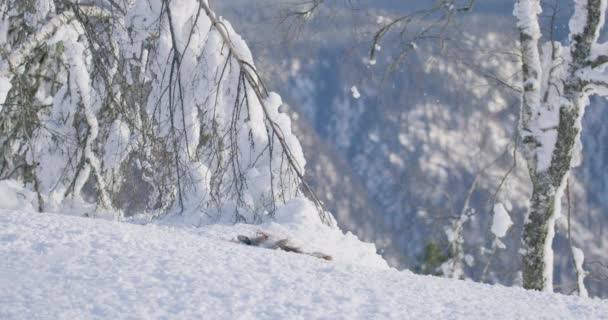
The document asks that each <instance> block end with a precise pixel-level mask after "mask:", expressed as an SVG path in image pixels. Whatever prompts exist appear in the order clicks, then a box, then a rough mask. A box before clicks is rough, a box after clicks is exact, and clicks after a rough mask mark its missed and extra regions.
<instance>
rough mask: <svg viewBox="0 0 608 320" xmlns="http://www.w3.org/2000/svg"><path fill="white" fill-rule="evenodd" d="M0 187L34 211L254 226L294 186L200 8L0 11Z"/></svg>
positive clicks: (264, 106) (228, 44)
mask: <svg viewBox="0 0 608 320" xmlns="http://www.w3.org/2000/svg"><path fill="white" fill-rule="evenodd" d="M0 55H1V56H2V60H1V63H0V180H4V179H13V180H18V181H22V182H23V183H24V184H25V185H26V186H27V187H29V188H30V189H32V190H33V191H35V193H36V194H37V195H38V197H37V198H38V199H37V207H38V208H39V210H40V211H43V210H44V211H55V210H59V209H63V210H65V208H66V207H70V208H71V209H72V210H74V211H80V213H81V214H83V213H84V212H82V211H84V210H86V211H85V212H89V213H93V212H95V213H98V212H117V214H115V217H116V218H121V217H122V216H126V215H133V214H144V215H145V216H146V217H155V216H158V215H164V214H167V213H171V212H173V213H183V212H195V211H196V212H202V213H203V216H205V217H207V218H209V220H211V221H217V220H218V219H224V220H232V221H247V222H257V221H261V220H263V219H264V218H265V217H269V216H273V215H274V212H275V208H276V206H277V205H279V204H280V203H284V202H286V201H288V200H290V199H292V198H294V197H296V196H298V195H299V194H300V193H301V191H300V188H301V187H303V189H304V190H303V191H305V192H306V193H307V194H308V195H309V196H312V197H313V200H315V202H316V204H317V207H318V209H319V212H320V217H321V219H322V220H323V222H325V223H327V224H331V223H332V220H331V218H330V217H329V215H328V214H327V213H326V212H325V210H323V208H322V204H321V203H320V202H319V201H318V200H317V199H316V197H315V196H314V192H312V190H310V189H309V188H308V186H307V184H306V183H305V182H304V181H303V174H304V172H303V166H304V164H305V160H304V157H303V154H302V150H301V147H300V144H299V142H298V140H297V139H296V138H295V136H293V134H292V133H291V123H290V120H289V118H288V116H287V115H285V114H283V113H281V112H280V111H279V107H280V106H281V104H282V103H281V99H280V97H279V96H278V95H277V94H275V93H270V92H268V91H267V90H266V88H265V87H264V84H263V82H262V80H261V79H260V78H259V76H258V74H257V72H256V68H255V65H254V63H253V59H252V57H251V53H250V51H249V49H248V48H247V45H246V44H245V42H244V41H243V39H241V38H240V37H239V35H238V34H236V33H235V31H234V30H233V29H232V27H231V26H230V24H229V23H228V22H227V21H225V20H223V19H221V18H219V17H217V16H216V15H215V13H214V12H213V11H212V10H211V9H210V8H209V5H208V3H207V1H206V0H91V1H77V0H3V1H1V2H0Z"/></svg>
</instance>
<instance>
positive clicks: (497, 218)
mask: <svg viewBox="0 0 608 320" xmlns="http://www.w3.org/2000/svg"><path fill="white" fill-rule="evenodd" d="M512 225H513V221H511V216H509V213H508V212H507V210H506V209H505V207H504V206H503V205H502V203H497V204H495V205H494V219H493V220H492V228H491V231H492V233H493V234H494V235H495V236H496V237H497V238H502V237H504V236H505V235H506V234H507V231H509V228H510V227H511V226H512Z"/></svg>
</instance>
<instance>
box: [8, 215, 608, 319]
mask: <svg viewBox="0 0 608 320" xmlns="http://www.w3.org/2000/svg"><path fill="white" fill-rule="evenodd" d="M261 227H264V226H261ZM252 228H253V227H252V226H245V225H236V226H227V225H226V226H222V225H213V226H209V227H203V228H179V227H171V226H160V225H153V224H152V225H145V226H141V225H135V224H128V223H118V222H111V221H104V220H98V219H86V218H80V217H70V216H64V215H56V214H44V213H43V214H33V213H28V212H19V211H7V210H4V211H0V260H1V261H3V262H4V263H2V264H0V318H2V319H76V318H78V319H126V318H134V319H135V318H139V319H141V318H148V319H149V318H156V319H159V318H171V319H195V318H204V319H235V318H243V319H286V318H289V319H320V318H323V319H372V318H375V319H378V318H383V319H438V318H442V319H549V318H550V319H567V318H569V319H608V302H607V301H602V300H598V299H594V300H590V299H581V298H578V297H573V296H564V295H560V294H549V293H539V292H530V291H524V290H522V289H519V288H506V287H501V286H489V285H483V284H476V283H471V282H464V281H453V280H447V279H442V278H435V277H429V276H418V275H414V274H412V273H410V272H399V271H396V270H394V269H388V268H382V267H380V266H378V267H375V268H374V267H365V266H358V265H355V264H352V263H346V262H340V261H324V260H321V259H317V258H312V257H309V256H305V255H299V254H295V253H287V252H281V251H275V250H268V249H260V248H252V247H247V246H244V245H240V244H236V243H233V242H231V241H230V240H231V239H232V238H234V237H235V236H236V235H237V234H239V233H247V232H251V231H252V230H253V229H252Z"/></svg>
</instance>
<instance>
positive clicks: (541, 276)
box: [514, 0, 608, 290]
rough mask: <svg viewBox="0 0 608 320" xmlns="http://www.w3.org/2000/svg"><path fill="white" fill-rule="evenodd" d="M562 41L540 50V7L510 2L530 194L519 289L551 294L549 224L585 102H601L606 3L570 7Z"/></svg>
mask: <svg viewBox="0 0 608 320" xmlns="http://www.w3.org/2000/svg"><path fill="white" fill-rule="evenodd" d="M573 1H574V7H575V11H574V14H573V16H572V17H571V19H570V23H569V28H570V30H569V31H570V34H569V41H568V43H567V44H563V43H560V42H557V41H553V39H551V41H548V42H546V43H544V44H542V45H541V44H540V41H541V38H542V37H543V35H542V34H541V28H540V24H539V15H540V14H541V11H542V8H541V1H540V0H518V1H517V2H516V3H515V9H514V15H515V17H516V18H517V26H518V29H519V33H520V45H521V50H522V65H521V66H522V75H523V86H522V87H523V95H522V106H521V120H520V135H521V137H522V143H523V155H524V158H525V159H526V161H527V164H528V168H529V173H530V177H531V179H532V185H533V192H532V195H531V198H530V204H529V205H530V207H529V212H528V215H527V218H526V221H525V226H524V233H523V280H524V287H525V288H529V289H537V290H552V289H553V286H552V278H553V251H552V242H553V237H554V234H555V222H556V220H557V219H558V218H559V216H560V209H561V200H562V195H563V193H564V189H565V187H566V181H567V179H568V176H569V174H570V169H571V168H572V167H574V166H576V165H578V164H579V162H580V154H581V144H580V133H581V120H582V117H583V114H584V111H585V107H586V106H587V105H588V104H589V97H590V96H591V95H592V94H597V95H600V96H605V95H606V94H608V91H607V90H606V89H608V73H607V72H606V70H605V69H606V66H607V63H608V50H607V49H608V46H607V45H606V44H602V43H598V37H599V33H600V29H601V28H602V27H603V26H604V23H605V20H604V19H605V13H606V4H607V1H606V0H573Z"/></svg>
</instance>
